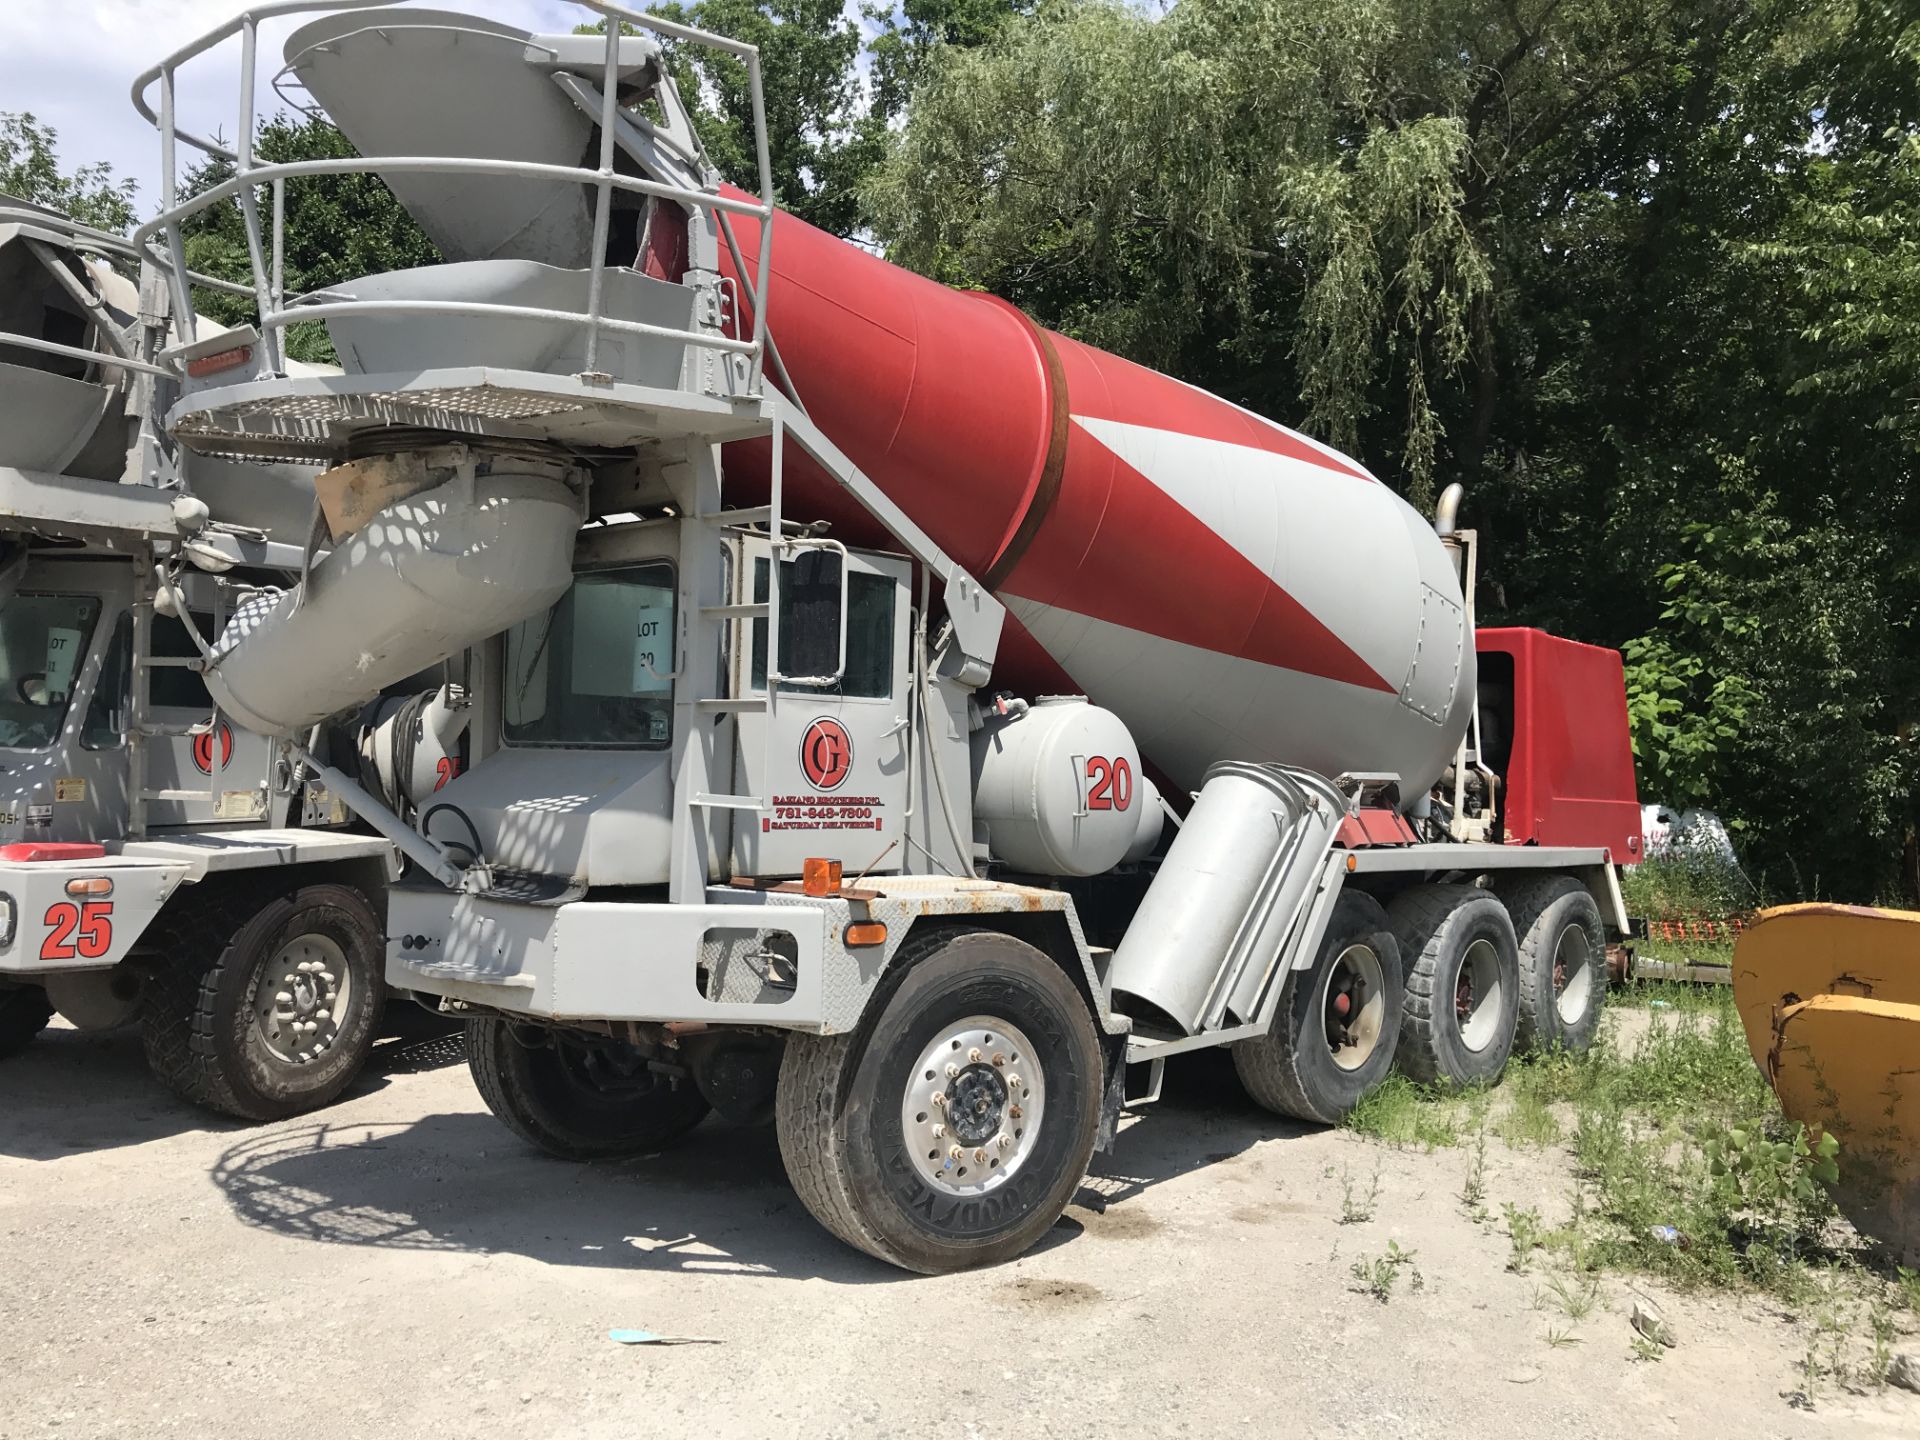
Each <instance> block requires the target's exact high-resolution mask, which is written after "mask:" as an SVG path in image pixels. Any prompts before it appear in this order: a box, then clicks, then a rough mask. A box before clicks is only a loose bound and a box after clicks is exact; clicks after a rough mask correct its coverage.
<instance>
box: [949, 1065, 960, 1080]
mask: <svg viewBox="0 0 1920 1440" xmlns="http://www.w3.org/2000/svg"><path fill="white" fill-rule="evenodd" d="M959 1073H960V1067H959V1066H958V1065H952V1064H950V1065H948V1066H947V1079H949V1080H952V1079H954V1078H955V1077H956V1076H958V1075H959Z"/></svg>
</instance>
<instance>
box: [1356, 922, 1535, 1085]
mask: <svg viewBox="0 0 1920 1440" xmlns="http://www.w3.org/2000/svg"><path fill="white" fill-rule="evenodd" d="M1387 913H1388V917H1389V918H1390V919H1391V920H1392V921H1393V933H1394V936H1395V937H1396V938H1397V939H1398V940H1399V942H1400V953H1401V954H1402V955H1404V956H1406V959H1407V1006H1406V1011H1405V1014H1404V1017H1403V1019H1402V1021H1401V1034H1400V1068H1401V1069H1403V1070H1404V1071H1406V1073H1407V1074H1408V1075H1409V1076H1411V1077H1412V1078H1413V1079H1415V1080H1418V1081H1420V1082H1421V1083H1423V1084H1427V1085H1433V1084H1439V1083H1445V1084H1449V1085H1492V1084H1494V1083H1495V1082H1496V1081H1498V1080H1499V1078H1500V1076H1501V1074H1502V1072H1504V1071H1505V1070H1506V1068H1507V1057H1508V1056H1509V1055H1511V1054H1512V1053H1513V1033H1514V1017H1515V1014H1516V1012H1517V1010H1518V1007H1519V993H1520V958H1519V946H1518V944H1517V942H1516V941H1515V939H1514V934H1513V920H1512V918H1511V917H1510V916H1509V915H1508V914H1507V907H1506V906H1505V905H1502V904H1501V903H1500V898H1499V896H1497V895H1495V894H1494V893H1493V892H1492V891H1490V890H1482V889H1480V888H1478V887H1477V886H1473V885H1416V886H1414V887H1413V888H1412V889H1410V890H1403V891H1402V892H1401V893H1400V894H1399V895H1397V896H1395V897H1394V901H1393V906H1392V908H1391V909H1390V910H1389V911H1388V912H1387Z"/></svg>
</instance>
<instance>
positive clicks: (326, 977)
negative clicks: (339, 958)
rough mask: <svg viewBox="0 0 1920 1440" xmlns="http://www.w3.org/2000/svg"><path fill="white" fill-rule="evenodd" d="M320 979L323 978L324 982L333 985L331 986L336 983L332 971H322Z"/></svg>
mask: <svg viewBox="0 0 1920 1440" xmlns="http://www.w3.org/2000/svg"><path fill="white" fill-rule="evenodd" d="M320 978H321V979H322V980H324V981H326V982H327V984H329V985H331V984H333V983H334V981H333V972H332V971H331V970H322V971H321V972H320Z"/></svg>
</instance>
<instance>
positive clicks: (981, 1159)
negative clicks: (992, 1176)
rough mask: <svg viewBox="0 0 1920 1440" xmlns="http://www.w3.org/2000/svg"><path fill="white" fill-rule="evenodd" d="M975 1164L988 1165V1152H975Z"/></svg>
mask: <svg viewBox="0 0 1920 1440" xmlns="http://www.w3.org/2000/svg"><path fill="white" fill-rule="evenodd" d="M973 1163H974V1164H976V1165H984V1164H986V1163H987V1152H986V1151H984V1150H976V1151H974V1152H973Z"/></svg>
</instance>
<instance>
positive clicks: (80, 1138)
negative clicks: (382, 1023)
mask: <svg viewBox="0 0 1920 1440" xmlns="http://www.w3.org/2000/svg"><path fill="white" fill-rule="evenodd" d="M420 1033H422V1032H421V1031H420V1030H419V1029H418V1028H417V1027H416V1028H414V1029H412V1030H409V1031H408V1033H406V1034H402V1035H397V1036H389V1037H387V1038H383V1039H381V1040H380V1041H379V1042H378V1043H377V1044H376V1045H375V1046H374V1049H373V1053H372V1054H371V1055H370V1056H369V1057H368V1058H367V1064H366V1067H365V1069H363V1070H362V1071H361V1072H360V1075H359V1077H358V1078H357V1079H355V1081H354V1082H353V1084H352V1085H351V1086H350V1087H348V1090H347V1093H346V1096H345V1097H343V1098H352V1097H354V1096H359V1095H371V1094H373V1093H375V1092H377V1091H379V1090H382V1089H384V1088H385V1087H386V1085H387V1083H388V1080H389V1077H391V1076H394V1075H410V1074H415V1073H417V1072H419V1071H422V1070H438V1069H440V1068H442V1067H444V1066H448V1065H459V1064H462V1063H464V1061H465V1059H466V1052H465V1051H464V1050H463V1049H462V1048H461V1040H460V1036H459V1034H458V1033H457V1032H456V1033H452V1034H442V1035H437V1036H432V1037H431V1038H425V1039H422V1038H410V1037H411V1036H417V1035H419V1034H420ZM252 1129H253V1127H251V1126H249V1125H248V1124H247V1123H246V1122H245V1121H240V1120H230V1119H227V1118H225V1117H224V1116H220V1115H215V1114H212V1113H210V1112H209V1111H206V1110H202V1109H200V1108H198V1107H197V1106H193V1105H189V1104H187V1103H186V1102H185V1101H184V1100H180V1099H178V1098H176V1097H175V1096H174V1095H172V1094H171V1093H169V1092H168V1091H167V1089H166V1088H165V1087H164V1086H162V1085H161V1084H160V1082H159V1081H157V1080H155V1079H154V1078H153V1075H152V1074H151V1073H150V1072H149V1071H148V1069H147V1059H146V1055H145V1053H144V1052H143V1051H142V1049H141V1046H140V1034H139V1031H137V1030H136V1029H134V1028H133V1027H131V1026H127V1027H123V1028H121V1029H118V1030H108V1031H99V1032H87V1031H80V1030H74V1029H70V1028H68V1027H67V1026H64V1025H56V1026H54V1027H53V1028H51V1029H49V1030H48V1031H47V1032H46V1033H45V1034H43V1035H41V1036H40V1037H39V1038H38V1039H36V1040H35V1041H34V1042H33V1043H32V1044H31V1045H29V1046H28V1047H27V1048H26V1050H24V1051H23V1052H21V1053H20V1054H18V1055H16V1056H14V1057H12V1058H11V1059H9V1060H7V1061H6V1062H5V1063H4V1065H0V1156H11V1157H13V1158H15V1159H19V1160H58V1159H60V1158H61V1157H62V1156H65V1155H73V1154H78V1153H81V1152H85V1151H98V1150H115V1149H119V1148H120V1147H122V1146H126V1145H144V1144H147V1143H149V1142H150V1141H155V1140H165V1139H169V1138H171V1137H173V1136H176V1135H185V1134H190V1133H193V1132H196V1131H204V1132H210V1133H213V1134H221V1133H225V1132H231V1133H233V1134H236V1135H242V1134H247V1133H251V1131H252Z"/></svg>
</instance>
